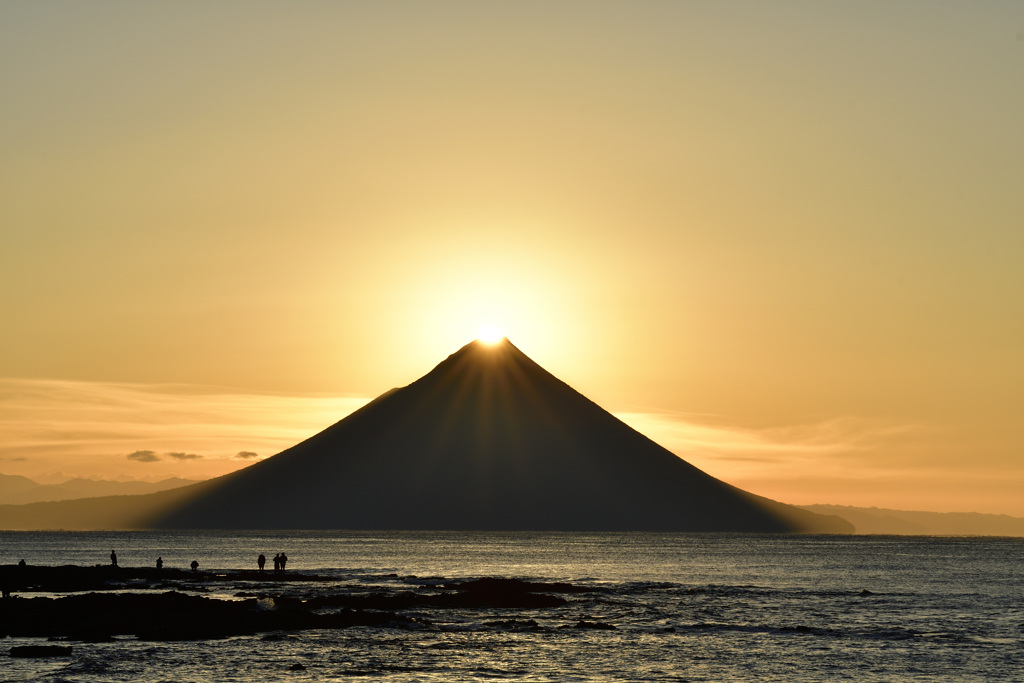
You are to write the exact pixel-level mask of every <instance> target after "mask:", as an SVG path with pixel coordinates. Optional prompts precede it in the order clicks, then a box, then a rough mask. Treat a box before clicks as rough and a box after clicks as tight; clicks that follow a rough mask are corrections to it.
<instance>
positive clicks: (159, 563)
mask: <svg viewBox="0 0 1024 683" xmlns="http://www.w3.org/2000/svg"><path fill="white" fill-rule="evenodd" d="M163 568H164V558H162V557H158V558H156V570H157V571H160V570H161V569H163Z"/></svg>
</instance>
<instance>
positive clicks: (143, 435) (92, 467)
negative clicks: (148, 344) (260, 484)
mask: <svg viewBox="0 0 1024 683" xmlns="http://www.w3.org/2000/svg"><path fill="white" fill-rule="evenodd" d="M367 401H368V399H365V398H358V397H334V396H279V395H264V394H248V393H238V392H232V391H229V390H224V389H219V388H215V387H202V386H190V385H146V384H124V383H106V382H70V381H56V380H26V379H0V458H3V459H4V461H5V462H6V463H11V464H10V465H7V466H5V468H4V470H5V473H9V474H21V475H24V476H29V477H33V478H37V479H40V480H45V481H53V480H57V479H61V478H69V477H72V476H84V477H104V478H120V479H126V478H128V479H132V478H142V479H147V480H156V479H161V478H165V477H168V476H183V477H188V478H207V477H213V476H219V475H221V474H226V473H228V472H231V471H233V470H235V469H238V468H239V467H242V466H244V465H245V463H246V462H247V461H251V460H252V459H255V458H257V457H259V456H258V455H257V454H258V453H277V452H279V451H281V450H284V449H285V448H288V447H289V446H292V445H294V444H295V443H298V442H299V441H302V440H303V439H305V438H307V437H309V436H312V435H313V434H315V433H316V432H318V431H320V430H322V429H324V428H325V427H327V426H329V425H331V424H333V423H334V422H337V421H338V420H340V419H341V418H343V417H345V416H346V415H348V414H349V413H351V412H352V411H353V410H356V409H357V408H359V407H361V406H362V405H364V404H365V403H366V402H367ZM126 454H127V456H126ZM126 457H127V459H128V460H132V461H135V465H131V464H127V463H126V462H125V460H126ZM15 463H16V464H15ZM138 464H146V468H145V471H139V470H138V468H137V465H138Z"/></svg>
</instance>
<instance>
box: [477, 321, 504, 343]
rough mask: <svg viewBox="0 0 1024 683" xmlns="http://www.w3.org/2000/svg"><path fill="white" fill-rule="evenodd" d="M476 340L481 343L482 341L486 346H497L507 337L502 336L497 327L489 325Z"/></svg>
mask: <svg viewBox="0 0 1024 683" xmlns="http://www.w3.org/2000/svg"><path fill="white" fill-rule="evenodd" d="M476 338H477V339H478V340H479V341H482V342H483V343H484V344H497V343H498V342H500V341H501V340H502V339H504V338H505V335H504V334H502V333H501V330H499V329H498V328H497V327H494V326H493V325H488V326H487V327H484V328H481V329H480V331H479V332H478V333H477V335H476Z"/></svg>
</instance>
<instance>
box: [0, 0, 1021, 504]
mask: <svg viewBox="0 0 1024 683" xmlns="http://www.w3.org/2000/svg"><path fill="white" fill-rule="evenodd" d="M0 104H2V106H0V207H2V209H0V427H2V429H0V473H4V474H23V475H26V476H31V477H34V478H38V479H40V480H57V479H59V478H61V477H68V476H74V475H80V476H96V477H99V476H102V477H108V478H146V479H154V478H159V477H162V476H171V475H177V476H184V477H193V478H198V477H206V476H211V475H214V474H220V473H223V472H226V471H230V470H231V469H234V468H236V467H239V466H241V465H244V464H245V463H246V462H251V460H252V459H253V458H252V457H239V456H238V454H239V453H245V454H252V453H258V457H266V456H268V455H272V454H273V453H275V452H277V451H278V450H280V449H281V448H283V447H285V446H287V445H290V444H291V443H295V442H296V441H298V440H301V439H302V438H304V437H305V436H308V435H311V434H312V433H314V432H315V431H318V430H319V429H320V428H322V427H324V426H327V425H328V424H330V423H331V422H333V421H335V420H336V419H339V418H341V417H343V416H344V415H345V414H347V412H349V411H350V410H352V409H353V408H354V407H356V406H358V405H360V404H361V403H362V402H364V401H365V400H367V399H369V398H371V397H373V396H375V395H377V394H380V393H382V392H383V391H385V390H387V389H389V388H391V387H393V386H398V385H404V384H407V383H409V382H411V381H413V380H414V379H416V378H418V377H419V376H421V375H423V374H424V373H426V372H427V371H429V370H430V369H431V368H432V367H433V366H434V365H435V364H436V363H438V362H440V361H441V360H443V359H444V358H445V357H446V356H447V355H448V354H449V353H452V352H454V351H455V350H457V349H458V348H459V347H460V346H462V345H463V344H465V343H466V342H468V341H470V340H471V339H472V338H473V337H475V336H476V334H477V331H478V330H479V329H480V328H481V327H483V326H485V325H488V324H491V325H496V326H498V327H499V328H500V329H501V330H502V331H503V332H504V333H505V334H507V335H508V336H509V338H510V339H511V340H512V342H513V343H515V344H516V345H517V346H519V348H521V349H522V350H523V351H524V352H525V353H527V354H528V355H529V356H531V357H532V358H533V359H534V360H536V361H537V362H538V363H540V364H541V365H543V366H544V367H545V368H547V369H548V370H549V371H551V372H552V373H554V374H555V375H556V376H558V377H560V378H561V379H563V380H565V381H566V382H568V383H569V384H570V385H572V386H573V387H574V388H576V389H577V390H579V391H581V392H582V393H583V394H585V395H587V396H588V397H590V398H592V399H593V400H595V401H597V402H598V403H599V404H601V405H602V406H604V407H605V408H607V409H609V410H611V411H612V412H614V413H616V414H617V415H620V417H623V418H624V419H627V421H629V422H630V424H633V425H634V426H636V427H637V428H638V429H640V430H641V431H643V432H644V433H646V434H648V435H649V436H651V437H652V438H654V439H655V440H656V441H658V442H659V443H662V444H663V445H665V446H667V447H669V448H671V449H672V450H673V451H675V452H676V453H678V454H680V455H681V456H682V457H684V458H686V459H687V460H689V461H691V462H693V463H694V464H695V465H697V466H698V467H701V468H702V469H704V470H706V471H708V472H709V473H711V474H713V475H715V476H718V477H721V478H723V479H725V480H727V481H729V482H730V483H733V484H736V485H738V486H741V487H744V488H747V489H748V490H751V491H754V492H755V493H760V494H763V495H766V496H769V497H773V498H776V499H778V500H782V501H785V502H792V503H814V502H821V503H836V504H848V505H878V506H884V507H896V508H905V509H909V508H913V509H927V510H940V511H945V510H978V511H985V512H1002V513H1007V514H1014V515H1018V516H1024V497H1022V496H1021V495H1020V493H1019V492H1020V491H1021V490H1024V191H1022V190H1021V188H1024V125H1022V124H1021V122H1022V121H1024V4H1021V3H1019V2H982V3H940V2H930V1H929V2H924V1H922V2H904V3H881V2H878V3H817V2H779V3H762V2H723V3H689V2H645V3H628V2H569V1H564V2H555V3H541V2H505V3H503V2H489V3H479V2H407V3H406V2H346V3H333V2H292V3H268V2H227V1H225V2H218V3H198V2H197V3H192V2H177V3H135V2H90V3H78V2H47V1H45V0H43V1H35V0H33V1H24V2H5V3H3V4H0ZM140 453H142V454H146V453H150V454H151V456H146V455H141V456H140V455H139V454H140ZM128 456H133V457H131V458H129V457H128ZM190 456H199V457H190Z"/></svg>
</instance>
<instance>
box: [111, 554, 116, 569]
mask: <svg viewBox="0 0 1024 683" xmlns="http://www.w3.org/2000/svg"><path fill="white" fill-rule="evenodd" d="M110 566H111V567H116V566H117V553H115V552H114V551H113V550H111V551H110Z"/></svg>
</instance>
